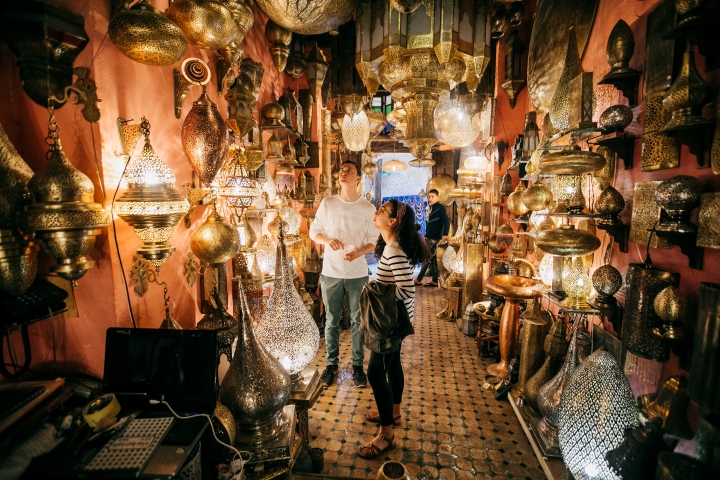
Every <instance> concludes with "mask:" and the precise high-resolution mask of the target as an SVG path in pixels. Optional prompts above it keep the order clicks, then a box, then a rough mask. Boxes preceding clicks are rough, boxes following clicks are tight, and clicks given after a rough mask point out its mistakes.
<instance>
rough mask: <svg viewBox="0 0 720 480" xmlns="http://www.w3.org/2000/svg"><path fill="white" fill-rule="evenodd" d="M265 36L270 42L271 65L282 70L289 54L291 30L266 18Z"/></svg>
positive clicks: (279, 70)
mask: <svg viewBox="0 0 720 480" xmlns="http://www.w3.org/2000/svg"><path fill="white" fill-rule="evenodd" d="M265 38H267V39H268V41H269V42H270V56H272V59H273V65H275V68H276V69H277V70H278V72H282V71H283V70H285V67H286V66H287V61H288V57H289V56H290V42H291V41H292V32H291V31H290V30H287V29H286V28H283V27H281V26H280V25H278V24H277V23H275V22H273V21H272V20H268V22H267V24H266V25H265Z"/></svg>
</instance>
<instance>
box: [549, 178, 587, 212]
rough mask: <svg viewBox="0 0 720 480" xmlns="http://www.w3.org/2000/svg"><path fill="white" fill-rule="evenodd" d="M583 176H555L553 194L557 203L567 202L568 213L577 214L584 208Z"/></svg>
mask: <svg viewBox="0 0 720 480" xmlns="http://www.w3.org/2000/svg"><path fill="white" fill-rule="evenodd" d="M584 190H585V175H556V176H555V178H554V179H553V193H554V194H555V198H557V200H558V201H565V202H567V206H568V211H570V212H574V213H579V212H581V211H582V210H583V209H584V208H585V195H584V194H583V191H584Z"/></svg>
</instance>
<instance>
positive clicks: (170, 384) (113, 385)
mask: <svg viewBox="0 0 720 480" xmlns="http://www.w3.org/2000/svg"><path fill="white" fill-rule="evenodd" d="M218 348H219V342H218V335H217V332H215V331H212V330H168V329H144V328H109V329H108V330H107V335H106V346H105V372H104V378H103V384H104V391H105V392H106V393H114V394H115V395H116V397H117V398H118V400H119V402H120V405H121V406H122V407H123V414H126V413H128V412H129V411H131V410H136V409H139V410H140V411H141V412H140V414H139V415H138V416H137V418H135V419H132V420H130V422H129V424H128V426H127V427H125V429H124V430H123V431H122V432H120V433H118V434H117V435H116V436H114V437H113V438H112V439H111V440H110V441H109V442H108V445H106V447H105V449H104V450H105V452H103V451H101V452H100V453H98V456H96V457H95V459H93V461H91V462H90V463H89V464H88V466H92V467H93V468H89V469H88V467H86V471H87V470H91V471H94V472H97V473H100V472H103V473H105V474H112V473H113V470H124V471H123V472H120V471H116V472H115V473H118V474H120V473H122V475H123V476H125V475H128V474H129V476H135V477H138V476H139V477H152V478H158V477H172V476H174V475H175V474H177V473H178V472H179V471H180V469H181V467H182V466H183V464H184V462H185V461H186V460H187V458H188V457H189V456H190V454H191V453H192V452H193V450H194V448H196V445H197V443H198V441H199V439H200V437H201V436H202V434H203V432H204V431H205V428H206V427H207V426H208V421H207V419H206V418H204V417H198V418H193V419H186V420H179V419H175V418H174V417H173V415H172V413H171V412H170V411H169V410H168V409H167V407H166V406H165V405H162V404H155V405H150V401H151V400H156V401H162V400H164V401H166V402H167V403H168V404H169V405H170V406H171V407H172V409H173V410H175V412H176V413H177V414H178V415H180V416H186V415H193V414H199V413H204V414H207V415H211V416H212V414H213V412H214V410H215V404H216V401H217V396H218V388H219V387H218V374H217V361H218ZM113 448H114V449H115V451H113ZM133 449H134V450H133ZM120 451H122V452H123V454H124V455H126V457H127V452H128V451H132V453H133V454H134V456H133V457H132V458H134V459H135V460H136V463H134V464H132V466H131V468H130V469H134V472H128V471H127V470H128V468H127V467H128V466H130V465H129V464H128V463H126V464H125V465H119V467H120V468H118V469H115V468H114V466H117V465H112V459H114V458H117V457H118V455H117V452H120ZM102 455H104V457H103V456H102ZM104 459H107V461H108V462H109V464H108V463H104V462H105V460H104ZM93 462H94V463H93Z"/></svg>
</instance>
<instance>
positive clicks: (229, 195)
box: [217, 145, 261, 221]
mask: <svg viewBox="0 0 720 480" xmlns="http://www.w3.org/2000/svg"><path fill="white" fill-rule="evenodd" d="M222 177H223V178H222V181H221V182H220V187H219V188H218V191H217V195H218V197H221V198H223V199H224V200H225V203H226V205H227V206H228V207H230V208H231V209H232V210H233V213H234V214H235V217H236V218H237V220H238V221H240V220H241V218H242V216H243V215H244V214H245V212H246V211H247V209H248V208H249V207H250V205H252V204H253V202H254V201H255V199H257V198H258V197H259V196H260V193H261V190H260V186H259V185H258V183H257V180H255V179H254V178H252V177H251V176H250V175H249V174H248V172H247V170H246V169H245V151H244V149H243V148H242V147H239V146H237V145H231V146H230V153H229V155H228V162H227V165H226V167H225V168H224V172H223V174H222Z"/></svg>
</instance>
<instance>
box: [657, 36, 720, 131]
mask: <svg viewBox="0 0 720 480" xmlns="http://www.w3.org/2000/svg"><path fill="white" fill-rule="evenodd" d="M709 93H710V85H708V83H707V82H706V81H705V79H704V78H702V76H701V75H700V74H699V73H698V71H697V69H696V68H695V53H694V52H693V50H692V48H691V47H690V44H689V43H688V45H687V48H686V49H685V54H684V55H683V63H682V67H681V69H680V73H679V74H678V76H677V78H676V79H675V81H674V82H673V84H672V86H670V89H669V90H668V91H667V93H666V94H665V98H663V108H664V109H665V113H666V114H672V118H671V119H670V121H669V122H668V123H667V125H665V128H663V129H662V132H663V133H666V134H668V135H673V134H676V133H677V134H680V133H682V132H683V131H684V130H687V129H688V128H692V127H697V126H700V125H708V124H711V120H707V119H705V118H703V116H702V115H701V112H700V110H701V109H702V107H703V105H704V104H705V99H706V98H707V96H708V94H709Z"/></svg>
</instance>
